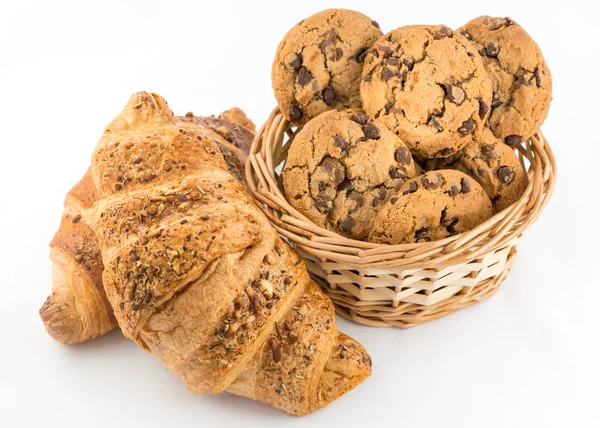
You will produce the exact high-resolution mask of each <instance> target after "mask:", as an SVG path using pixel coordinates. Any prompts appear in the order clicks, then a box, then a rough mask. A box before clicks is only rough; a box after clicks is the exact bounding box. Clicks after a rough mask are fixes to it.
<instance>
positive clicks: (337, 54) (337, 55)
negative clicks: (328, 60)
mask: <svg viewBox="0 0 600 428" xmlns="http://www.w3.org/2000/svg"><path fill="white" fill-rule="evenodd" d="M343 56H344V51H343V50H342V48H335V51H334V52H333V58H332V60H333V61H339V60H340V59H342V57H343Z"/></svg>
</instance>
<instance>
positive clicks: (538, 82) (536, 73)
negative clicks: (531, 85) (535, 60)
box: [533, 68, 542, 88]
mask: <svg viewBox="0 0 600 428" xmlns="http://www.w3.org/2000/svg"><path fill="white" fill-rule="evenodd" d="M533 75H534V77H535V84H536V86H537V87H538V88H541V87H542V73H541V72H540V69H539V68H536V69H535V71H534V72H533Z"/></svg>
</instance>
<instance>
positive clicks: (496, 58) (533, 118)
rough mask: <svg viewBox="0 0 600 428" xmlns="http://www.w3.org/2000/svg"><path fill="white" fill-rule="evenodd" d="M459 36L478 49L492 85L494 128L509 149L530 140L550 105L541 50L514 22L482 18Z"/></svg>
mask: <svg viewBox="0 0 600 428" xmlns="http://www.w3.org/2000/svg"><path fill="white" fill-rule="evenodd" d="M457 31H458V32H460V33H461V34H462V35H464V36H465V37H466V38H467V39H468V40H470V41H471V42H472V43H473V45H474V46H475V47H476V48H477V50H478V51H479V53H480V54H481V56H482V57H483V64H484V66H485V68H486V70H487V72H488V75H489V76H490V79H491V81H492V88H493V92H494V94H493V99H492V104H491V106H490V107H491V114H490V117H489V122H488V123H489V126H490V128H491V129H492V131H493V132H494V134H495V135H496V137H498V138H500V139H501V140H503V141H504V142H505V143H506V144H508V145H511V146H514V145H516V144H520V143H521V142H523V141H524V140H527V139H528V138H529V137H531V136H532V135H533V133H534V132H535V131H536V130H537V129H538V128H539V127H540V125H541V124H542V122H544V120H545V119H546V116H547V114H548V109H549V108H550V101H551V99H552V77H551V75H550V70H549V69H548V65H547V64H546V61H545V60H544V57H543V56H542V52H541V51H540V48H539V47H538V45H537V44H536V43H535V42H534V41H533V39H532V38H531V37H530V36H529V34H527V32H525V30H524V29H523V28H522V27H521V26H520V25H519V24H517V23H516V22H515V21H513V20H512V19H510V18H492V17H489V16H481V17H479V18H475V19H473V20H472V21H470V22H469V23H467V24H466V25H465V26H464V27H462V28H460V29H459V30H457Z"/></svg>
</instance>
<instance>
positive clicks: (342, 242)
mask: <svg viewBox="0 0 600 428" xmlns="http://www.w3.org/2000/svg"><path fill="white" fill-rule="evenodd" d="M297 131H298V130H297V129H294V128H292V126H291V125H290V124H289V122H288V121H287V120H286V119H285V118H284V117H283V116H282V115H281V113H280V111H279V109H275V110H274V111H273V112H272V113H271V115H270V117H269V119H268V120H267V122H266V123H265V124H264V125H263V126H262V128H261V129H260V130H259V131H258V133H257V134H256V137H255V139H254V142H253V144H252V148H251V149H250V156H249V158H248V162H247V164H246V180H247V182H248V186H249V188H250V191H251V192H252V195H253V196H254V198H255V200H256V201H257V204H258V206H259V207H260V208H261V209H262V210H263V212H264V213H265V214H266V215H267V216H268V218H269V219H270V220H271V222H272V223H273V225H274V226H275V228H276V229H277V231H278V232H279V233H280V234H281V235H282V236H284V237H285V238H287V240H288V241H289V242H290V243H291V244H292V245H293V246H294V247H295V248H296V250H297V251H298V252H299V253H300V254H301V255H302V256H303V257H304V258H305V259H306V263H307V267H308V270H309V272H310V274H311V277H312V278H313V279H314V280H315V281H316V282H317V283H318V284H320V285H321V287H322V288H323V289H324V290H325V292H326V293H327V294H328V295H329V297H330V298H331V299H332V300H333V302H334V303H335V306H336V309H337V311H338V313H339V314H340V315H342V316H344V317H346V318H349V319H351V320H353V321H355V322H358V323H360V324H366V325H370V326H378V327H387V326H396V327H403V328H407V327H412V326H415V325H417V324H420V323H422V322H425V321H429V320H432V319H436V318H440V317H442V316H444V315H448V314H450V313H452V312H454V311H455V310H457V309H461V308H464V307H467V306H470V305H473V304H475V303H477V302H479V301H480V300H482V299H484V298H486V297H489V296H491V295H492V294H494V293H495V292H496V290H497V289H498V287H499V285H500V283H501V282H502V281H503V280H504V278H506V275H507V274H508V272H509V270H510V268H511V266H512V263H513V261H514V258H515V256H516V254H517V252H516V245H517V243H518V242H519V240H520V238H521V236H522V233H523V231H524V230H525V229H527V228H528V227H529V226H531V225H532V224H533V222H535V221H536V220H537V218H538V217H539V215H540V214H541V212H542V211H543V209H544V207H545V206H546V205H547V204H548V201H549V200H550V196H551V195H552V192H553V190H554V185H555V173H556V163H555V159H554V155H553V153H552V150H551V149H550V146H549V145H548V143H547V142H546V140H545V139H544V137H543V135H542V133H541V132H540V131H538V132H536V133H535V134H534V136H533V137H531V138H530V139H529V140H528V141H526V142H524V143H523V144H522V145H520V146H518V147H516V148H515V150H516V151H517V155H518V157H519V159H520V161H521V163H522V164H523V166H524V167H525V169H526V170H527V171H528V178H529V184H528V186H527V189H526V191H525V193H524V194H523V196H522V197H521V199H520V200H519V201H517V202H516V203H514V204H513V205H511V206H510V207H508V208H506V209H505V210H503V211H502V212H499V213H497V214H496V215H494V216H493V217H492V218H490V219H489V220H487V221H486V222H484V223H482V224H480V225H479V226H477V227H476V228H475V229H473V230H470V231H468V232H465V233H462V234H459V235H455V236H452V237H449V238H445V239H442V240H438V241H433V242H424V243H416V244H402V245H387V244H374V243H370V242H363V241H357V240H352V239H348V238H345V237H343V236H341V235H338V234H337V233H335V232H332V231H329V230H326V229H323V228H321V227H319V226H317V225H315V224H314V223H312V222H311V221H310V220H309V219H307V218H306V217H305V216H303V215H302V214H300V213H299V212H298V211H296V210H295V209H294V208H293V207H292V206H291V205H290V204H288V202H287V201H286V199H285V196H284V192H283V186H282V181H281V177H280V175H279V173H277V172H276V169H277V170H280V169H279V168H278V167H279V166H281V165H284V163H285V160H286V158H287V152H288V149H289V147H290V144H291V142H292V140H293V138H294V135H295V133H296V132H297Z"/></svg>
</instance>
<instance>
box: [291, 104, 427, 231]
mask: <svg viewBox="0 0 600 428" xmlns="http://www.w3.org/2000/svg"><path fill="white" fill-rule="evenodd" d="M415 175H416V171H415V163H414V161H413V159H412V157H411V154H410V151H409V150H408V148H407V147H406V146H405V145H404V143H403V142H402V140H400V138H398V136H397V135H396V134H394V133H393V132H392V131H390V130H389V129H388V128H387V127H386V126H385V125H383V124H382V123H380V122H378V121H374V120H372V119H371V118H369V117H368V116H367V115H366V114H365V113H363V112H361V111H356V110H346V111H343V112H338V111H335V110H332V111H328V112H325V113H322V114H321V115H319V116H317V117H316V118H314V119H313V120H311V121H310V122H308V123H307V124H306V126H304V128H302V130H301V131H300V132H299V133H298V134H297V135H296V137H295V138H294V140H293V142H292V145H291V147H290V150H289V153H288V158H287V163H286V165H285V168H284V170H283V184H284V189H285V195H286V198H287V200H288V201H289V202H290V204H291V205H292V206H293V207H294V208H296V209H297V210H298V211H299V212H301V213H302V214H304V215H305V216H306V217H308V218H309V219H310V220H311V221H313V222H314V223H315V224H317V225H319V226H321V227H324V228H326V229H329V230H333V231H335V232H337V233H340V234H342V235H344V236H347V237H349V238H353V239H364V238H366V236H367V234H368V233H369V230H370V229H371V224H372V222H373V218H374V216H375V213H376V212H377V211H378V210H379V209H380V208H381V207H382V206H383V205H384V204H385V202H386V201H387V200H388V199H389V198H390V196H391V195H393V194H395V193H396V191H397V190H398V189H399V188H400V187H401V186H402V185H403V184H404V182H405V181H406V180H408V179H410V178H412V177H414V176H415Z"/></svg>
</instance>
